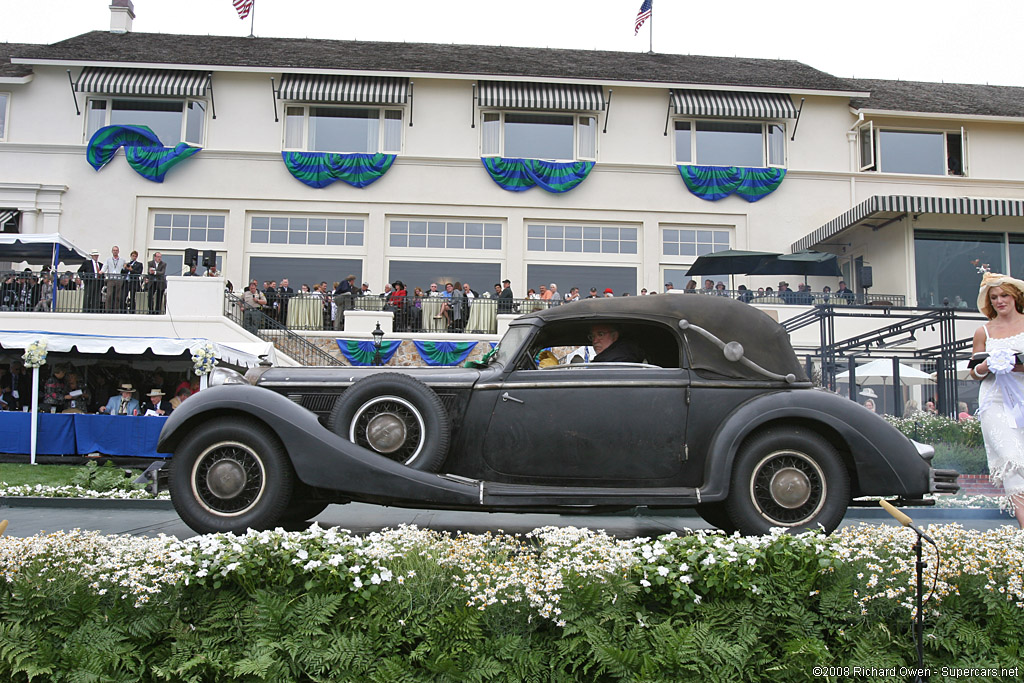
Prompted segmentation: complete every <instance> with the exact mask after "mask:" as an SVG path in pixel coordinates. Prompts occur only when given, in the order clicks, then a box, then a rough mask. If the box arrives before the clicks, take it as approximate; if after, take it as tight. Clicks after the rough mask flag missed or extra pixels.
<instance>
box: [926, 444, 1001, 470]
mask: <svg viewBox="0 0 1024 683" xmlns="http://www.w3.org/2000/svg"><path fill="white" fill-rule="evenodd" d="M933 445H934V446H935V457H934V458H933V459H932V467H935V468H936V469H950V470H956V471H957V472H959V473H960V474H988V456H987V455H986V454H985V448H984V447H981V446H964V445H963V444H956V443H954V444H949V443H936V444H933Z"/></svg>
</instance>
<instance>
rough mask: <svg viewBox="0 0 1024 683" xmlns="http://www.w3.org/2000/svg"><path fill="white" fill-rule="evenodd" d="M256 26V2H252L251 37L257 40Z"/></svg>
mask: <svg viewBox="0 0 1024 683" xmlns="http://www.w3.org/2000/svg"><path fill="white" fill-rule="evenodd" d="M255 26H256V0H252V9H251V10H249V37H250V38H255V37H256V33H255V31H254V30H253V29H254V28H255Z"/></svg>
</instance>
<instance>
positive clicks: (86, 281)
mask: <svg viewBox="0 0 1024 683" xmlns="http://www.w3.org/2000/svg"><path fill="white" fill-rule="evenodd" d="M78 272H79V274H80V275H81V276H82V285H83V286H84V288H85V295H84V297H83V301H82V310H83V311H85V312H86V313H99V312H101V311H102V310H103V297H102V294H103V291H102V290H103V264H102V263H100V250H99V249H93V250H92V251H90V252H89V260H88V261H86V262H85V263H83V264H82V265H80V266H79V267H78Z"/></svg>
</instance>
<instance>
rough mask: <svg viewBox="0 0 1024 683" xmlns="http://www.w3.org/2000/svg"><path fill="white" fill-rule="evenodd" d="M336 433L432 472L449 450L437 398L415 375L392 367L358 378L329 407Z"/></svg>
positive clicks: (447, 432) (445, 421)
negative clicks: (402, 373)
mask: <svg viewBox="0 0 1024 683" xmlns="http://www.w3.org/2000/svg"><path fill="white" fill-rule="evenodd" d="M328 426H329V427H330V429H331V431H333V432H334V433H335V434H337V435H338V436H341V437H344V438H346V439H349V440H350V441H352V443H355V444H358V445H360V446H362V447H363V448H366V449H369V450H371V451H373V452H375V453H379V454H380V455H382V456H384V457H386V458H390V459H391V460H394V461H395V462H400V463H402V464H404V465H407V466H408V467H412V468H413V469H417V470H420V471H423V472H436V471H437V470H438V469H440V467H441V464H442V463H443V462H444V458H445V455H446V454H447V453H448V439H449V436H450V435H451V426H450V424H449V421H448V413H447V412H446V411H445V409H444V405H443V404H442V403H441V399H439V398H438V397H437V394H435V393H434V392H433V390H431V388H430V387H428V386H427V385H425V384H423V383H422V382H420V381H419V380H417V379H414V378H412V377H409V376H407V375H400V374H397V373H393V372H387V373H382V374H379V375H373V376H370V377H366V378H364V379H361V380H359V381H358V382H356V383H355V384H353V385H352V386H351V387H349V388H348V389H346V390H345V391H344V392H343V393H342V394H341V398H339V399H338V401H337V403H335V404H334V410H332V411H331V416H330V419H329V420H328Z"/></svg>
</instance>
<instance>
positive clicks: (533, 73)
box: [17, 31, 851, 92]
mask: <svg viewBox="0 0 1024 683" xmlns="http://www.w3.org/2000/svg"><path fill="white" fill-rule="evenodd" d="M17 56H18V57H24V58H32V59H45V60H54V61H56V62H67V61H88V62H108V63H113V64H116V63H117V62H135V63H149V64H166V65H168V66H187V65H193V64H194V65H209V66H213V67H218V66H223V67H228V68H230V67H257V68H267V69H279V70H281V71H287V70H289V69H347V70H354V71H363V72H406V73H443V74H481V75H484V76H492V77H500V78H510V79H512V78H553V79H587V80H598V81H606V82H615V81H647V82H655V83H667V84H691V83H692V84H695V85H724V86H745V87H769V88H782V89H791V90H797V89H806V90H823V91H845V92H849V91H850V90H851V87H850V84H849V83H848V82H847V81H846V80H844V79H840V78H836V77H835V76H832V75H830V74H827V73H825V72H823V71H819V70H817V69H814V68H812V67H810V66H807V65H806V64H802V63H800V62H796V61H791V60H771V59H747V58H737V57H703V56H696V55H672V54H646V53H636V52H609V51H599V50H556V49H548V48H528V47H495V46H488V45H435V44H430V43H386V42H359V41H349V40H317V39H309V38H241V37H231V36H193V35H169V34H162V33H123V34H116V33H110V32H108V31H93V32H91V33H85V34H82V35H80V36H76V37H74V38H69V39H67V40H63V41H60V42H58V43H54V44H52V45H42V46H34V47H32V48H31V49H24V50H19V51H18V54H17Z"/></svg>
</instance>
